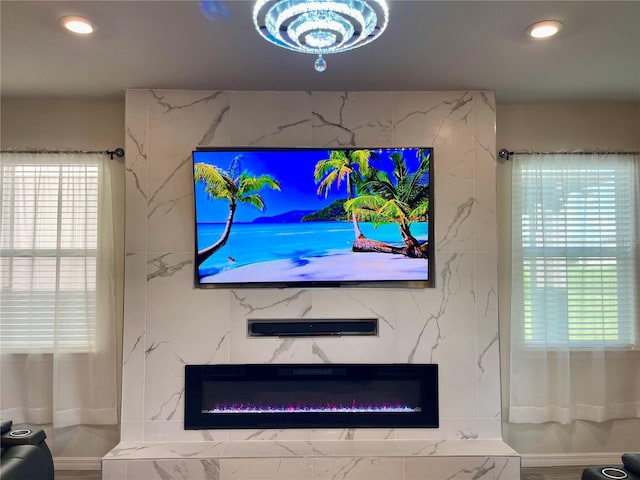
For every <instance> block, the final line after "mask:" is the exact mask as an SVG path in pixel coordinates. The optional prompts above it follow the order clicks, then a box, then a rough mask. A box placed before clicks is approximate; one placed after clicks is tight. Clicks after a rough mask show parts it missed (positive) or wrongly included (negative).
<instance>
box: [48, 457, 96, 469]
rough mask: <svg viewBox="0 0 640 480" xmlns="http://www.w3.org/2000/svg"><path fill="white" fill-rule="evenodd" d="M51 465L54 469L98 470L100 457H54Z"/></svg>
mask: <svg viewBox="0 0 640 480" xmlns="http://www.w3.org/2000/svg"><path fill="white" fill-rule="evenodd" d="M53 466H54V468H55V469H56V470H100V469H101V468H102V459H101V458H100V457H54V458H53Z"/></svg>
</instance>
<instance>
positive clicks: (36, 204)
mask: <svg viewBox="0 0 640 480" xmlns="http://www.w3.org/2000/svg"><path fill="white" fill-rule="evenodd" d="M56 157H57V158H58V160H50V159H49V160H46V161H38V160H36V159H33V160H32V161H21V162H10V161H3V165H2V169H1V170H0V175H1V187H2V194H1V195H0V201H1V205H0V215H1V219H0V220H1V222H0V224H1V226H2V231H1V234H0V261H1V263H0V269H1V271H0V277H1V282H2V283H1V299H2V303H1V304H0V320H1V324H0V327H1V328H0V347H2V349H3V350H18V351H20V350H25V351H26V350H29V351H33V350H45V351H47V350H51V349H53V348H54V347H55V348H58V349H64V350H79V351H90V350H92V349H93V348H94V345H95V334H96V328H95V319H96V252H97V238H98V237H97V230H98V193H99V192H98V185H99V182H98V180H99V178H98V176H99V164H98V163H97V162H92V161H88V160H87V161H72V160H68V161H65V160H64V156H56ZM5 160H6V159H5Z"/></svg>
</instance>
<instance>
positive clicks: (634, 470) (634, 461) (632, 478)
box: [582, 453, 640, 480]
mask: <svg viewBox="0 0 640 480" xmlns="http://www.w3.org/2000/svg"><path fill="white" fill-rule="evenodd" d="M582 480H640V453H625V454H624V455H622V465H604V466H598V467H589V468H585V469H584V470H583V471H582Z"/></svg>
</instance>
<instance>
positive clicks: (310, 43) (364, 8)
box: [253, 0, 389, 72]
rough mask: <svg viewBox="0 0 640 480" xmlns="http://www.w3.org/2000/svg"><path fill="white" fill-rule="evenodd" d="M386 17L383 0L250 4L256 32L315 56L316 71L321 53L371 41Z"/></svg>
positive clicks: (281, 0)
mask: <svg viewBox="0 0 640 480" xmlns="http://www.w3.org/2000/svg"><path fill="white" fill-rule="evenodd" d="M388 20H389V8H388V6H387V2H386V0H258V1H257V2H256V3H255V5H254V7H253V24H254V26H255V28H256V30H257V31H258V33H260V35H262V36H263V37H264V38H265V39H266V40H267V41H269V42H271V43H273V44H274V45H277V46H278V47H282V48H286V49H289V50H293V51H295V52H301V53H309V54H312V55H317V56H318V58H317V59H316V61H315V63H314V66H315V69H316V70H317V71H318V72H323V71H324V70H325V69H326V68H327V61H326V60H325V59H324V58H323V55H328V54H331V53H340V52H346V51H348V50H352V49H354V48H358V47H361V46H363V45H366V44H368V43H371V42H372V41H374V40H375V39H376V38H378V37H379V36H380V35H381V34H382V33H383V32H384V31H385V29H386V28H387V22H388Z"/></svg>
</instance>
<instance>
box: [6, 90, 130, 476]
mask: <svg viewBox="0 0 640 480" xmlns="http://www.w3.org/2000/svg"><path fill="white" fill-rule="evenodd" d="M124 143H125V142H124V100H108V101H101V100H74V99H57V98H37V99H35V98H34V99H6V98H3V99H2V101H1V104H0V145H1V147H2V149H70V150H75V149H77V150H107V149H109V150H112V149H114V148H117V147H124ZM118 166H119V167H120V168H116V169H115V178H114V181H113V187H114V199H115V201H114V212H115V213H116V215H117V217H116V218H117V219H118V220H119V222H118V225H117V230H116V232H115V237H116V238H117V239H120V240H121V241H120V242H119V243H118V244H117V245H116V259H117V263H116V282H117V286H119V288H117V289H116V301H117V302H118V308H117V312H118V318H117V319H116V322H117V326H118V351H119V352H121V349H122V341H121V337H122V297H123V271H124V162H123V161H120V163H119V164H118ZM119 355H120V354H119ZM118 375H120V371H119V372H118ZM118 384H120V382H118ZM40 428H42V427H40ZM44 430H45V432H46V433H47V443H48V445H49V447H50V448H51V451H52V453H53V455H54V457H56V459H59V458H62V457H64V458H66V459H74V458H85V457H87V458H94V459H97V458H101V457H102V456H103V455H104V454H105V453H107V452H108V451H109V450H111V449H112V448H113V447H114V446H115V445H116V444H117V443H118V441H119V439H120V428H119V426H118V425H113V426H88V425H81V426H77V427H68V428H61V429H53V428H52V426H50V425H47V426H44ZM67 464H68V463H67ZM72 464H73V462H72V463H71V464H68V465H72Z"/></svg>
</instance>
